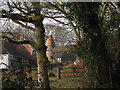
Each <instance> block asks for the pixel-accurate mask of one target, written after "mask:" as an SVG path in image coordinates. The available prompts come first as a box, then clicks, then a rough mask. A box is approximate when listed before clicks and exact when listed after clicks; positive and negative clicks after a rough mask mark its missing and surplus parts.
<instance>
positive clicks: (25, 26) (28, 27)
mask: <svg viewBox="0 0 120 90" xmlns="http://www.w3.org/2000/svg"><path fill="white" fill-rule="evenodd" d="M13 22H15V23H17V24H19V25H21V26H22V27H24V28H27V29H30V30H32V31H35V29H34V28H32V27H30V26H27V25H24V24H22V23H21V22H19V21H16V20H13Z"/></svg>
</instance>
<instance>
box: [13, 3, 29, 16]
mask: <svg viewBox="0 0 120 90" xmlns="http://www.w3.org/2000/svg"><path fill="white" fill-rule="evenodd" d="M12 3H13V4H14V6H15V8H16V9H17V10H19V11H20V12H22V13H23V14H25V15H29V13H26V12H25V11H23V10H22V9H21V8H19V7H18V6H17V4H16V3H14V2H12Z"/></svg>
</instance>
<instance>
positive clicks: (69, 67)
mask: <svg viewBox="0 0 120 90" xmlns="http://www.w3.org/2000/svg"><path fill="white" fill-rule="evenodd" d="M76 67H77V66H76V65H74V64H69V65H66V66H64V67H63V68H65V69H74V68H76Z"/></svg>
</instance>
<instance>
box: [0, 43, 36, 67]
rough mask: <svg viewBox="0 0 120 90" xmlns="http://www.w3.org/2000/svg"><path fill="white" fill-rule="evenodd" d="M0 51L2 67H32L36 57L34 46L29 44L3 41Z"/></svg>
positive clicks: (0, 64)
mask: <svg viewBox="0 0 120 90" xmlns="http://www.w3.org/2000/svg"><path fill="white" fill-rule="evenodd" d="M1 45H2V52H1V53H0V69H8V68H10V69H19V68H21V67H23V66H25V65H26V66H27V67H30V66H31V67H32V64H33V62H34V63H35V58H34V57H33V55H32V48H31V47H30V46H29V45H28V44H23V45H22V44H19V45H18V44H14V43H9V42H2V44H1Z"/></svg>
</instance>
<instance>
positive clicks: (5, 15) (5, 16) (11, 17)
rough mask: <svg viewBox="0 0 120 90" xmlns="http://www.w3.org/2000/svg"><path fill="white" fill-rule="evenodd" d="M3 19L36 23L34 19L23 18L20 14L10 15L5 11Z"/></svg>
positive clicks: (3, 11)
mask: <svg viewBox="0 0 120 90" xmlns="http://www.w3.org/2000/svg"><path fill="white" fill-rule="evenodd" d="M2 18H9V19H12V20H20V21H22V22H29V23H34V22H35V20H33V19H32V17H29V16H22V15H20V14H18V13H11V14H9V13H8V12H7V11H5V10H2Z"/></svg>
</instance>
